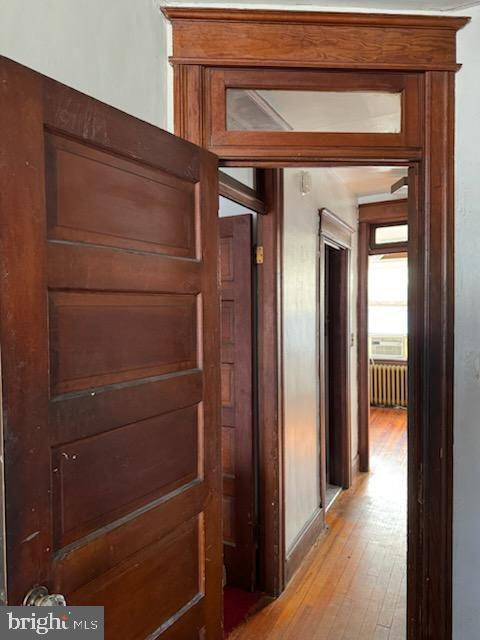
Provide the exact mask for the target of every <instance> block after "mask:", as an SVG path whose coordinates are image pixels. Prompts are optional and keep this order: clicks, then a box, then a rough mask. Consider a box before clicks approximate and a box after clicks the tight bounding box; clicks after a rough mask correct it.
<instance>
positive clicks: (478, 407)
mask: <svg viewBox="0 0 480 640" xmlns="http://www.w3.org/2000/svg"><path fill="white" fill-rule="evenodd" d="M465 15H470V16H472V17H473V22H472V23H471V24H470V25H468V26H467V27H465V29H463V30H462V31H461V32H460V33H459V38H458V42H459V50H458V60H459V61H460V62H461V63H463V68H462V70H461V71H460V72H459V73H458V74H457V131H456V189H457V193H456V228H455V234H456V269H455V278H456V304H455V314H456V317H455V445H454V446H455V449H454V531H453V534H454V557H453V626H454V634H453V638H454V640H477V639H478V638H479V637H480V615H479V610H480V552H479V539H480V503H479V499H478V495H479V491H478V490H479V487H480V422H479V416H480V277H479V272H480V254H479V250H478V246H479V239H480V180H479V176H480V155H479V153H478V150H479V148H480V7H475V8H471V9H469V10H468V11H466V12H465Z"/></svg>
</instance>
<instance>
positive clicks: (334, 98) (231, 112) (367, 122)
mask: <svg viewBox="0 0 480 640" xmlns="http://www.w3.org/2000/svg"><path fill="white" fill-rule="evenodd" d="M401 126H402V94H401V93H399V92H396V93H393V92H387V91H325V90H322V91H302V90H293V89H288V90H279V89H227V129H228V130H229V131H300V132H302V131H303V132H307V131H312V132H315V131H316V132H338V133H400V131H401Z"/></svg>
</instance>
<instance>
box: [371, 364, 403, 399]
mask: <svg viewBox="0 0 480 640" xmlns="http://www.w3.org/2000/svg"><path fill="white" fill-rule="evenodd" d="M407 401H408V385H407V365H406V364H377V363H373V364H370V404H371V405H372V406H380V407H406V406H407Z"/></svg>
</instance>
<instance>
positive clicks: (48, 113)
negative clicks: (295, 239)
mask: <svg viewBox="0 0 480 640" xmlns="http://www.w3.org/2000/svg"><path fill="white" fill-rule="evenodd" d="M0 77H1V92H0V100H1V113H2V120H1V138H2V160H1V175H2V184H1V193H2V195H1V197H2V206H1V216H2V218H1V225H0V268H1V278H0V297H1V313H0V337H1V346H2V354H1V360H2V363H1V364H2V385H3V425H4V431H5V472H6V475H5V481H6V523H7V568H8V602H9V603H11V604H19V603H21V602H22V600H23V598H24V596H25V594H26V593H27V592H28V591H29V590H30V589H31V588H32V587H33V586H34V585H39V584H41V585H45V586H46V587H48V589H49V590H50V591H51V592H59V593H62V594H64V595H65V597H66V600H67V603H68V604H71V605H86V604H92V605H94V604H95V605H104V606H105V616H106V638H107V639H108V640H119V639H122V640H143V639H144V638H147V637H148V638H153V637H155V638H157V637H159V638H161V639H162V640H167V639H168V640H171V639H174V640H193V639H194V638H199V639H200V638H205V639H208V640H210V639H211V640H218V639H219V638H221V637H222V632H221V629H222V623H221V617H222V614H221V606H222V590H221V585H222V546H221V506H220V505H221V473H220V470H221V464H220V451H221V449H220V368H219V356H220V347H219V333H220V331H219V326H220V323H219V317H220V316H219V299H218V286H217V263H218V241H217V236H218V226H217V204H218V194H217V162H216V158H215V156H213V155H212V154H210V153H208V152H206V151H205V150H203V149H200V148H198V147H195V146H194V145H192V144H190V143H187V142H185V141H183V140H180V139H179V138H175V137H174V136H172V135H170V134H168V133H166V132H164V131H161V130H159V129H157V128H155V127H153V126H151V125H148V124H146V123H144V122H141V121H138V120H136V119H135V118H132V117H130V116H127V115H126V114H124V113H121V112H120V111H117V110H115V109H112V108H110V107H108V106H106V105H104V104H102V103H100V102H98V101H96V100H93V99H91V98H88V97H87V96H85V95H82V94H80V93H77V92H76V91H73V90H72V89H69V88H67V87H65V86H63V85H61V84H58V83H56V82H54V81H52V80H50V79H47V78H45V77H43V76H41V75H39V74H37V73H34V72H33V71H31V70H29V69H26V68H24V67H21V66H19V65H17V64H15V63H12V62H11V61H9V60H6V59H0Z"/></svg>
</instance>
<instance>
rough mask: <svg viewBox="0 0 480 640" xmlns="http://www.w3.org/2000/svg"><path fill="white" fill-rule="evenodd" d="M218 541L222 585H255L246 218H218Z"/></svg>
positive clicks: (249, 229) (248, 223) (249, 237)
mask: <svg viewBox="0 0 480 640" xmlns="http://www.w3.org/2000/svg"><path fill="white" fill-rule="evenodd" d="M220 277H221V307H222V313H221V319H222V320H221V326H222V340H221V360H222V365H221V381H222V442H223V459H222V464H223V540H224V562H225V566H226V569H227V583H228V584H230V585H235V586H238V587H242V588H245V589H253V588H254V586H255V561H256V557H255V556H256V541H255V535H254V527H255V485H254V483H255V468H254V455H253V452H254V432H253V382H252V381H253V376H252V358H253V337H252V325H253V320H252V318H253V316H252V314H253V306H252V221H251V216H250V215H245V216H235V217H229V218H221V219H220Z"/></svg>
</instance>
